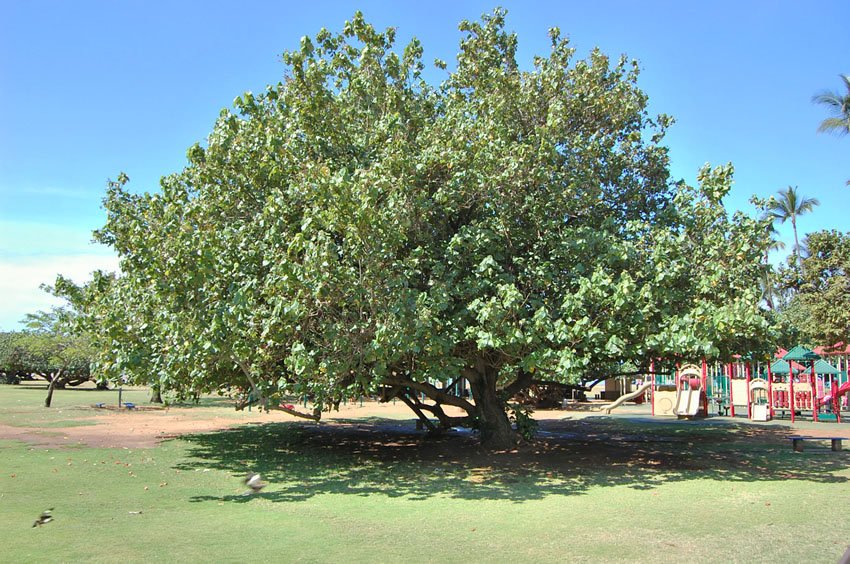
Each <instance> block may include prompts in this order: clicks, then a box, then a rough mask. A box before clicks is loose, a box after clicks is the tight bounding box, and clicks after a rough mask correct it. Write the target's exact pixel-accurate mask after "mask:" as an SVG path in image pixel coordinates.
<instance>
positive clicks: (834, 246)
mask: <svg viewBox="0 0 850 564" xmlns="http://www.w3.org/2000/svg"><path fill="white" fill-rule="evenodd" d="M805 246H806V248H807V249H808V253H807V255H806V257H805V258H803V260H802V265H801V267H800V268H789V269H785V271H784V281H785V284H786V287H787V288H789V289H790V290H791V291H792V297H791V300H790V303H789V305H788V307H787V311H786V312H785V313H784V315H785V317H786V318H787V323H789V324H793V325H794V326H796V328H797V329H798V330H799V331H800V333H801V334H802V336H803V337H804V338H805V339H806V340H807V341H809V342H810V343H812V344H813V345H824V346H826V347H830V346H833V345H839V344H841V345H846V344H848V343H850V233H841V232H840V231H835V230H830V231H816V232H814V233H810V234H808V235H807V236H806V239H805Z"/></svg>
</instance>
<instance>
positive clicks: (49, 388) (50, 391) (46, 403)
mask: <svg viewBox="0 0 850 564" xmlns="http://www.w3.org/2000/svg"><path fill="white" fill-rule="evenodd" d="M58 382H59V374H56V375H55V376H53V378H52V379H51V380H50V385H49V386H47V397H46V398H45V399H44V407H50V404H51V402H53V389H54V388H55V387H56V384H57V383H58Z"/></svg>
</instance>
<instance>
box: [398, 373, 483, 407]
mask: <svg viewBox="0 0 850 564" xmlns="http://www.w3.org/2000/svg"><path fill="white" fill-rule="evenodd" d="M384 384H389V385H390V386H402V387H406V388H410V389H411V390H416V391H418V392H423V393H424V394H425V395H426V396H428V397H429V398H431V399H434V400H436V401H439V402H440V403H444V404H446V405H453V406H455V407H459V408H461V409H463V410H464V411H466V412H470V413H471V412H473V411H475V406H474V405H472V404H471V403H469V402H468V401H466V400H465V399H463V398H459V397H457V396H454V395H451V394H448V393H446V392H445V391H443V390H441V389H439V388H437V387H435V386H434V385H432V384H429V383H427V382H414V381H413V380H408V379H404V378H399V377H397V376H396V377H391V378H384Z"/></svg>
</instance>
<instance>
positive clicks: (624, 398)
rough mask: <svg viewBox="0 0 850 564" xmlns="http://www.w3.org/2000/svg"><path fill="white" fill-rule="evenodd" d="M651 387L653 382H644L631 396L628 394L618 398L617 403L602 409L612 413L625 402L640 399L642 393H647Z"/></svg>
mask: <svg viewBox="0 0 850 564" xmlns="http://www.w3.org/2000/svg"><path fill="white" fill-rule="evenodd" d="M651 387H652V382H644V383H643V384H642V385H641V386H640V387H639V388H638V389H637V390H635V391H634V392H632V393H630V394H626V395H624V396H620V397H618V398H617V401H615V402H614V403H610V404H608V405H606V406H605V407H602V408H600V409H604V410H605V413H611V410H612V409H615V408H617V407H619V406H620V405H621V404H622V403H623V402H626V401H629V400H631V399H635V398H636V397H639V396H640V395H641V394H642V393H644V392H645V391H647V390H648V389H649V388H651Z"/></svg>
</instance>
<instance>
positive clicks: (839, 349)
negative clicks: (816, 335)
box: [814, 343, 850, 356]
mask: <svg viewBox="0 0 850 564" xmlns="http://www.w3.org/2000/svg"><path fill="white" fill-rule="evenodd" d="M814 350H815V352H816V353H818V354H820V355H826V356H829V355H832V354H850V345H845V344H844V343H838V344H835V345H833V346H831V347H815V349H814Z"/></svg>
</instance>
